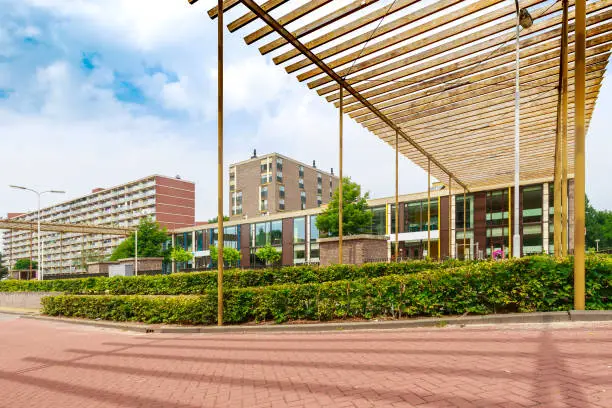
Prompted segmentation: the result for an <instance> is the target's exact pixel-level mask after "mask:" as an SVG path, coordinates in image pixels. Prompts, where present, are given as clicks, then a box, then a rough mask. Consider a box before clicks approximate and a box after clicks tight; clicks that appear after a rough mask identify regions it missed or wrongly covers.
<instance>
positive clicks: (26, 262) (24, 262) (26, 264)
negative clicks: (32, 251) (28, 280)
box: [13, 258, 38, 271]
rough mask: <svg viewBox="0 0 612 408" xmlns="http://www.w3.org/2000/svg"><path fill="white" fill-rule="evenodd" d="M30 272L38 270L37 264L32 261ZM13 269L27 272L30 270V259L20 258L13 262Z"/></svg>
mask: <svg viewBox="0 0 612 408" xmlns="http://www.w3.org/2000/svg"><path fill="white" fill-rule="evenodd" d="M31 262H32V270H36V269H38V262H37V261H34V260H32V261H31ZM13 269H15V270H18V271H27V270H29V269H30V258H21V259H18V260H17V261H15V266H14V267H13Z"/></svg>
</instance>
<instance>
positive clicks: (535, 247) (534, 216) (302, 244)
mask: <svg viewBox="0 0 612 408" xmlns="http://www.w3.org/2000/svg"><path fill="white" fill-rule="evenodd" d="M572 186H573V181H572V180H570V183H569V197H570V199H569V200H570V203H571V201H572V199H573V198H572V191H573V189H572ZM552 189H553V186H552V183H535V184H529V185H524V186H521V191H520V203H519V206H520V207H519V208H520V210H519V214H518V216H519V224H520V229H521V231H520V235H521V241H522V254H523V255H530V254H542V253H552V252H553V237H554V228H553V227H554V223H553V217H554V207H553V194H552ZM512 193H513V189H512V188H511V187H504V188H495V189H490V190H483V191H475V192H470V193H469V194H465V200H464V195H463V193H460V194H450V195H449V192H448V190H447V189H446V188H445V187H444V186H439V187H438V188H435V187H434V189H432V191H431V198H430V205H429V208H428V206H427V193H426V192H424V193H417V194H409V195H401V196H400V197H399V208H398V216H399V217H398V218H399V219H398V224H399V228H398V241H399V244H398V247H399V253H398V256H399V257H401V258H410V259H422V258H425V257H427V256H429V257H430V258H432V259H447V258H459V259H465V258H469V259H474V258H480V259H482V258H490V257H492V256H493V255H494V254H497V255H499V256H503V257H507V256H509V254H511V253H512V248H511V245H512V235H513V231H512V228H513V221H512V219H513V217H515V216H516V214H513V211H514V207H513V194H512ZM464 202H465V205H464ZM368 205H369V207H370V209H371V211H372V213H373V221H372V226H371V228H370V229H369V231H363V233H369V234H373V235H381V236H387V237H388V238H389V240H388V253H387V257H386V259H391V258H392V257H395V243H394V242H395V197H385V198H379V199H372V200H369V201H368ZM449 206H450V211H449ZM321 211H322V209H321V208H313V209H307V210H298V211H292V212H287V211H285V212H278V213H276V214H270V215H266V216H259V217H253V218H249V219H232V220H230V221H228V222H226V223H225V226H224V231H225V238H224V241H225V242H224V245H225V246H227V247H232V248H236V249H238V250H239V251H240V252H241V254H242V260H241V266H243V267H249V266H253V265H258V264H261V261H260V260H258V259H257V257H256V256H255V253H256V251H257V249H258V248H261V247H263V246H265V245H266V244H270V245H272V246H274V247H275V248H277V250H278V251H279V252H281V253H282V258H281V259H282V264H283V265H299V264H304V263H318V262H319V254H320V252H319V243H318V242H317V239H318V238H319V231H318V229H317V227H316V223H315V220H316V216H317V215H318V214H319V213H320V212H321ZM428 212H429V225H430V248H429V252H428V251H427V235H428V234H427V225H428V222H427V220H428ZM464 220H465V223H464ZM449 226H450V228H449ZM569 227H570V229H569V234H568V235H569V236H570V237H571V236H572V234H573V232H572V231H573V214H571V212H570V214H569ZM464 228H465V229H464ZM217 231H218V230H217V228H216V225H215V224H210V225H206V226H197V227H190V228H182V229H178V230H176V231H174V233H173V243H174V245H177V246H182V247H183V248H185V249H186V250H188V251H191V252H193V254H194V261H193V262H191V263H189V264H188V265H178V266H175V270H176V269H177V268H178V269H181V268H185V267H189V268H191V267H197V268H202V267H206V266H209V265H210V257H209V251H208V248H209V246H210V245H211V244H212V245H216V244H217ZM567 245H568V246H569V248H570V252H571V251H572V248H573V244H572V242H571V241H570V242H568V243H567ZM386 259H380V261H384V260H386Z"/></svg>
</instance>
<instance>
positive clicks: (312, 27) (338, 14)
mask: <svg viewBox="0 0 612 408" xmlns="http://www.w3.org/2000/svg"><path fill="white" fill-rule="evenodd" d="M377 1H378V0H355V1H353V2H352V3H351V4H348V5H346V6H345V7H342V8H340V9H338V10H335V11H333V12H331V13H329V14H327V15H326V16H324V17H321V18H319V19H317V20H315V21H313V22H312V23H310V24H306V25H305V26H303V27H300V28H298V29H296V30H294V31H292V32H291V34H293V36H294V37H295V38H301V37H303V36H305V35H308V34H310V33H313V32H315V31H317V30H320V29H321V28H324V27H327V26H328V25H330V24H332V23H335V22H336V21H338V20H340V19H342V18H344V17H346V16H349V15H351V14H353V13H354V12H356V11H359V10H361V9H363V8H365V7H367V6H369V5H370V4H372V3H375V2H377ZM285 44H287V40H285V39H284V38H283V37H279V38H277V39H276V40H274V41H272V42H269V43H267V44H265V45H263V46H261V47H260V48H259V52H261V54H262V55H266V54H267V53H269V52H272V51H274V50H276V49H278V48H280V47H282V46H283V45H285Z"/></svg>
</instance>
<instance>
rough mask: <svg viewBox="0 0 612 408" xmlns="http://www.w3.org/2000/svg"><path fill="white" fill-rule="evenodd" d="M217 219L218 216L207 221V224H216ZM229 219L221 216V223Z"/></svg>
mask: <svg viewBox="0 0 612 408" xmlns="http://www.w3.org/2000/svg"><path fill="white" fill-rule="evenodd" d="M218 219H219V216H216V217H215V218H211V219H210V220H208V223H209V224H216V223H217V220H218ZM229 219H230V217H228V216H227V215H224V216H223V221H229Z"/></svg>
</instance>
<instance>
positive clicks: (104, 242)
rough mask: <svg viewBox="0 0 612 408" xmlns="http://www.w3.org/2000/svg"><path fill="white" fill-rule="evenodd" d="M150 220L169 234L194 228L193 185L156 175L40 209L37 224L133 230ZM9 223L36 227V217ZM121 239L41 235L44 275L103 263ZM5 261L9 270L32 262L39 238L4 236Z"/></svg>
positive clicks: (7, 233) (26, 233) (18, 217)
mask: <svg viewBox="0 0 612 408" xmlns="http://www.w3.org/2000/svg"><path fill="white" fill-rule="evenodd" d="M144 217H149V218H151V219H153V220H156V221H157V222H159V223H160V225H162V226H164V227H166V228H167V229H168V230H174V229H177V228H182V227H187V226H192V225H194V224H195V184H194V183H192V182H190V181H185V180H181V179H179V178H170V177H164V176H159V175H153V176H149V177H145V178H142V179H139V180H135V181H131V182H128V183H125V184H122V185H119V186H115V187H112V188H96V189H94V190H92V193H91V194H88V195H86V196H83V197H79V198H76V199H73V200H70V201H66V202H63V203H60V204H57V205H53V206H51V207H46V208H42V209H41V221H43V222H56V223H63V224H88V225H101V226H119V227H136V226H137V225H138V223H139V222H140V220H141V219H142V218H144ZM9 218H11V219H14V220H23V221H31V222H33V223H36V220H37V213H36V211H34V212H30V213H11V214H9ZM124 238H125V237H120V236H107V235H95V234H88V235H83V234H76V233H65V234H60V233H55V232H43V233H42V234H41V239H42V243H43V255H44V258H43V265H42V266H43V268H44V271H45V273H59V272H70V271H76V270H79V269H80V268H82V260H83V254H84V253H87V254H88V256H91V255H93V256H96V257H105V256H108V255H110V254H111V252H112V251H113V250H114V249H115V248H116V247H117V245H119V243H121V241H123V239H124ZM3 245H4V254H5V257H4V260H5V261H6V262H7V266H8V263H10V264H11V266H12V265H14V263H15V261H16V260H17V259H20V258H28V259H37V257H38V250H37V248H38V238H37V236H36V233H30V232H29V231H5V232H4V235H3Z"/></svg>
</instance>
